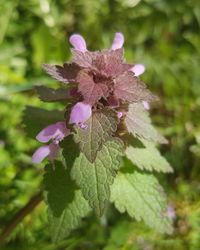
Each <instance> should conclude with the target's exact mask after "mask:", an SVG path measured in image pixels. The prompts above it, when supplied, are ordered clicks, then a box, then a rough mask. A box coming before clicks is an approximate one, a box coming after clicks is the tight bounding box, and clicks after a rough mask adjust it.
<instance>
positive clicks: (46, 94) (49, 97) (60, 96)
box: [35, 86, 71, 102]
mask: <svg viewBox="0 0 200 250" xmlns="http://www.w3.org/2000/svg"><path fill="white" fill-rule="evenodd" d="M35 88H36V91H37V93H38V95H39V98H40V100H41V101H43V102H57V101H66V100H67V99H70V98H71V96H70V94H69V89H64V88H59V89H52V88H48V87H45V86H36V87H35Z"/></svg>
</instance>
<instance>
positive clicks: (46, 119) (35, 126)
mask: <svg viewBox="0 0 200 250" xmlns="http://www.w3.org/2000/svg"><path fill="white" fill-rule="evenodd" d="M63 119H64V112H61V111H59V110H51V111H49V110H46V109H41V108H36V107H31V106H26V108H25V110H24V113H23V118H22V122H23V124H24V125H25V130H26V132H27V133H28V135H29V136H30V137H33V138H35V136H36V135H37V134H38V132H39V131H40V130H42V129H43V128H45V127H46V126H48V125H50V124H53V123H56V122H58V121H62V120H63Z"/></svg>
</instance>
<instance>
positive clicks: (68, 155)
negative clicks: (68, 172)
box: [60, 135, 80, 168]
mask: <svg viewBox="0 0 200 250" xmlns="http://www.w3.org/2000/svg"><path fill="white" fill-rule="evenodd" d="M60 147H61V148H62V149H63V151H62V155H63V157H64V159H65V163H66V165H67V167H68V168H71V167H72V166H73V164H74V161H75V159H76V158H77V157H78V156H79V154H80V150H79V147H78V145H77V143H75V142H74V136H73V135H68V136H67V137H66V138H65V139H64V140H63V141H62V142H61V143H60Z"/></svg>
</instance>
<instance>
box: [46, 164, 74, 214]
mask: <svg viewBox="0 0 200 250" xmlns="http://www.w3.org/2000/svg"><path fill="white" fill-rule="evenodd" d="M43 182H44V188H45V190H46V191H47V197H46V198H47V203H48V206H49V208H50V209H51V211H52V212H53V214H54V215H55V216H60V215H61V213H62V211H63V210H64V209H65V207H66V205H67V204H68V203H70V202H71V201H72V200H73V196H74V190H75V184H74V183H73V182H72V180H71V178H70V175H69V170H68V169H65V168H64V166H63V165H62V163H61V162H59V161H55V162H54V166H52V165H51V164H49V165H47V166H46V167H45V175H44V179H43Z"/></svg>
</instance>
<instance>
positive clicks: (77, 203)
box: [44, 161, 91, 242]
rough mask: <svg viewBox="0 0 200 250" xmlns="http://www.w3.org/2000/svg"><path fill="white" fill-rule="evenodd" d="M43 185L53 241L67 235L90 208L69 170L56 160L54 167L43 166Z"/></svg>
mask: <svg viewBox="0 0 200 250" xmlns="http://www.w3.org/2000/svg"><path fill="white" fill-rule="evenodd" d="M44 187H45V192H46V202H47V204H48V214H49V223H50V231H51V235H52V239H53V241H54V242H56V241H59V240H62V239H63V238H65V237H67V236H68V235H69V233H70V232H71V230H73V229H75V228H76V227H77V226H78V225H79V224H80V223H81V218H83V217H85V216H87V215H88V213H89V212H90V210H91V208H90V207H89V205H88V203H87V201H86V200H85V199H84V198H83V196H82V194H81V191H80V190H78V189H77V187H76V186H75V183H73V182H72V180H71V178H70V174H69V170H68V169H65V168H64V167H63V165H62V164H61V163H60V162H58V161H56V162H55V166H54V168H53V167H52V166H51V165H47V166H46V167H45V175H44Z"/></svg>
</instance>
